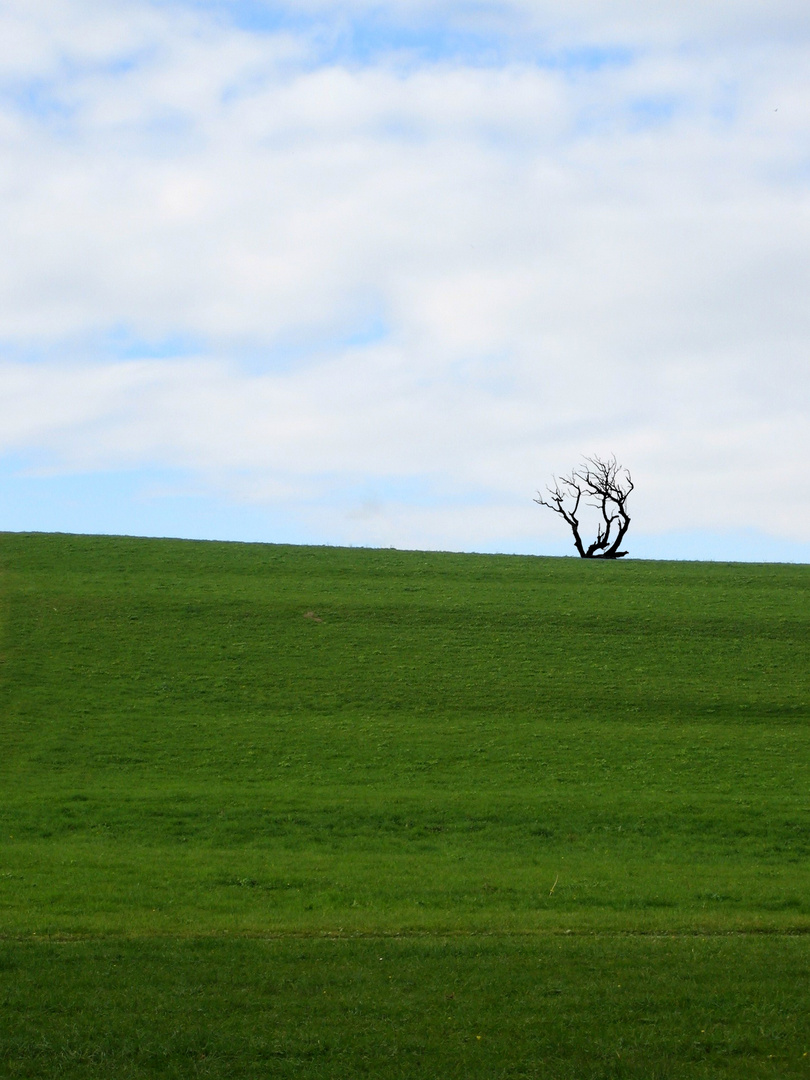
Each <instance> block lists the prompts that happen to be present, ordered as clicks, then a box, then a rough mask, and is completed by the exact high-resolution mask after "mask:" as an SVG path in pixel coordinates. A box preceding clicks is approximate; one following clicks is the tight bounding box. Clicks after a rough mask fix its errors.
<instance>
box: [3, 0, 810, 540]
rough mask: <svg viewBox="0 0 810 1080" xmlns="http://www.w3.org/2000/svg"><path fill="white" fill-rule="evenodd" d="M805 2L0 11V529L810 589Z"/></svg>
mask: <svg viewBox="0 0 810 1080" xmlns="http://www.w3.org/2000/svg"><path fill="white" fill-rule="evenodd" d="M809 45H810V12H808V8H807V4H806V0H769V3H767V4H765V3H763V2H762V0H736V2H735V3H734V4H729V3H728V2H727V0H700V2H698V0H681V2H679V3H677V4H674V3H672V0H665V2H664V0H611V2H610V3H605V2H604V0H486V2H473V0H464V2H461V0H378V2H372V0H345V2H329V0H295V2H294V3H288V4H287V3H273V2H270V0H230V2H229V0H210V2H205V0H198V2H193V0H0V184H2V201H0V207H2V210H0V529H6V530H15V531H16V530H26V531H27V530H47V531H62V532H83V533H119V534H134V535H156V536H181V537H190V538H204V539H205V538H208V539H224V540H245V541H256V540H258V541H267V542H284V543H312V544H341V545H357V546H375V547H397V548H419V549H440V550H457V551H493V552H496V551H497V552H516V553H518V552H519V553H529V554H551V555H565V554H573V546H572V543H571V538H570V535H569V534H568V533H567V531H566V526H565V524H564V523H563V522H562V521H560V520H559V519H558V518H557V517H556V516H555V515H554V514H553V513H551V512H550V511H548V510H547V509H544V508H543V507H540V506H538V505H537V504H536V503H535V502H534V501H533V498H534V497H535V496H536V494H537V491H538V490H541V491H542V490H543V489H544V487H545V485H546V484H547V483H548V482H549V481H550V480H551V478H552V476H553V475H555V474H557V475H558V474H560V473H565V472H567V471H569V470H570V469H571V468H572V467H573V466H575V465H576V464H577V462H578V461H579V460H580V459H581V458H582V456H583V455H590V454H600V455H603V456H607V455H611V454H615V455H616V457H617V458H618V460H619V461H620V462H621V463H622V464H624V465H625V466H627V467H628V468H629V470H630V472H631V473H632V476H633V480H634V483H635V490H634V492H633V495H632V497H631V501H630V503H629V505H628V508H629V510H630V513H631V516H632V525H631V527H630V532H629V533H628V536H627V542H626V545H625V546H626V547H627V548H628V549H629V551H630V554H631V557H632V556H636V557H645V558H673V559H719V560H726V559H728V560H769V561H795V562H810V468H809V467H808V465H809V464H810V64H808V63H807V57H808V46H809Z"/></svg>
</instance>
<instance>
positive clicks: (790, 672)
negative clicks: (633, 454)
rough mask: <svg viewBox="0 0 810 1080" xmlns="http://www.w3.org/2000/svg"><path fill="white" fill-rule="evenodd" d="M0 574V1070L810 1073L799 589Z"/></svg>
mask: <svg viewBox="0 0 810 1080" xmlns="http://www.w3.org/2000/svg"><path fill="white" fill-rule="evenodd" d="M0 575H2V576H1V577H0V603H1V604H2V607H1V608H0V618H2V630H3V650H2V652H3V655H2V661H3V662H2V667H1V668H0V680H1V681H0V706H1V707H2V714H1V719H0V723H2V746H3V755H2V761H1V762H0V775H2V783H3V791H4V798H3V801H2V806H0V919H2V932H3V935H4V936H3V939H2V940H1V941H0V985H1V986H2V988H3V989H2V990H0V995H2V996H0V1002H2V1004H3V1012H2V1016H3V1017H4V1020H3V1021H0V1023H4V1024H5V1036H4V1039H3V1042H2V1047H3V1050H2V1053H1V1054H0V1070H2V1069H5V1070H6V1072H5V1074H4V1075H15V1076H50V1075H54V1076H55V1075H64V1076H77V1077H78V1076H103V1075H111V1074H112V1075H122V1076H141V1075H143V1076H146V1075H153V1074H155V1075H157V1074H161V1075H177V1076H181V1075H182V1076H186V1075H188V1076H191V1075H200V1076H220V1075H221V1076H259V1075H262V1076H264V1075H280V1076H281V1075H295V1076H300V1077H310V1076H312V1077H316V1076H317V1077H342V1076H347V1077H348V1076H354V1075H363V1074H365V1075H374V1076H385V1077H388V1076H391V1077H394V1076H415V1075H424V1076H436V1077H438V1076H456V1075H457V1076H464V1077H471V1076H482V1077H489V1076H493V1077H494V1076H497V1077H500V1076H503V1077H513V1076H514V1077H523V1076H525V1077H534V1076H544V1077H545V1076H550V1077H569V1076H570V1077H586V1076H593V1077H607V1076H611V1077H612V1076H628V1077H631V1076H633V1077H636V1076H637V1077H639V1078H641V1077H644V1078H647V1080H649V1078H650V1077H654V1076H661V1077H665V1076H666V1077H680V1076H684V1077H686V1076H689V1077H691V1076H720V1075H722V1076H740V1077H742V1076H760V1075H761V1076H793V1075H796V1076H807V1075H808V1073H809V1072H810V1068H808V1060H810V1059H808V1058H807V1057H806V1056H805V1052H806V1051H807V1050H810V1022H808V1020H807V1014H808V1009H807V1004H808V1001H807V974H808V970H810V949H809V948H808V944H807V943H808V940H810V939H808V938H806V937H803V936H799V935H801V934H803V933H804V932H806V931H807V930H808V928H810V890H808V885H810V872H809V871H808V860H807V855H808V853H810V797H809V796H808V779H809V778H810V753H808V750H810V746H809V745H808V743H809V742H810V725H808V717H809V716H810V635H808V623H810V603H808V599H809V595H808V594H809V593H810V568H807V567H802V566H767V565H757V566H750V565H740V564H732V565H723V564H701V563H681V564H677V563H648V562H627V563H618V564H610V563H600V562H596V563H589V562H582V561H580V560H573V559H572V560H561V559H536V558H519V557H496V556H473V555H450V554H427V553H419V552H393V551H362V550H346V549H328V548H317V549H316V548H301V547H282V546H272V545H236V544H211V543H189V542H180V541H156V540H134V539H120V538H94V537H68V536H44V535H18V534H17V535H9V534H5V535H2V536H0ZM313 613H314V615H315V617H312V614H313ZM640 935H646V936H640ZM678 935H679V936H678ZM380 957H382V960H380V959H379V958H380ZM620 984H621V985H620ZM0 1030H2V1028H0ZM479 1035H480V1036H481V1038H479V1037H478V1036H479Z"/></svg>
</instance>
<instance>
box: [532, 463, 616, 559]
mask: <svg viewBox="0 0 810 1080" xmlns="http://www.w3.org/2000/svg"><path fill="white" fill-rule="evenodd" d="M632 490H633V481H632V480H631V479H630V473H629V472H628V471H627V469H625V468H624V467H623V466H622V465H619V463H618V462H617V461H616V458H615V457H610V458H607V459H603V458H600V457H595V456H594V457H586V458H584V459H583V461H582V464H581V465H578V466H577V468H575V469H573V470H572V471H571V472H570V473H569V474H568V476H561V477H560V478H559V479H557V477H556V476H555V477H554V486H553V487H551V486H549V487H548V488H547V491H548V498H543V496H542V495H541V494H540V492H539V491H538V493H537V496H538V497H537V498H536V499H535V500H534V501H535V502H536V503H539V504H540V506H547V507H548V508H549V509H550V510H553V511H554V513H555V514H559V515H560V517H562V518H563V519H564V520H565V521H566V522H567V523H568V525H569V527H570V529H571V532H572V533H573V534H574V545H575V546H576V549H577V551H578V552H579V554H580V555H581V556H582V558H583V559H621V558H622V556H623V555H626V554H627V552H626V551H619V547H620V546H621V542H622V540H624V536H625V533H626V532H627V530H628V528H629V526H630V515H629V514H628V513H627V498H628V496H629V495H630V492H631V491H632ZM583 500H584V503H585V505H586V506H592V507H594V508H595V509H596V510H597V511H598V512H599V515H600V516H599V521H598V524H597V527H596V539H595V540H594V541H593V543H592V544H589V545H588V546H587V547H585V545H584V543H583V542H582V537H581V535H580V531H579V529H580V521H579V517H578V514H579V513H580V508H581V506H582V504H583ZM614 530H615V531H614Z"/></svg>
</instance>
